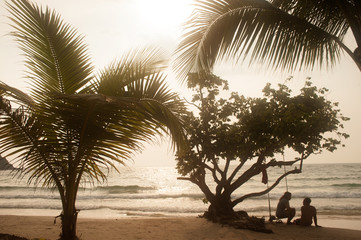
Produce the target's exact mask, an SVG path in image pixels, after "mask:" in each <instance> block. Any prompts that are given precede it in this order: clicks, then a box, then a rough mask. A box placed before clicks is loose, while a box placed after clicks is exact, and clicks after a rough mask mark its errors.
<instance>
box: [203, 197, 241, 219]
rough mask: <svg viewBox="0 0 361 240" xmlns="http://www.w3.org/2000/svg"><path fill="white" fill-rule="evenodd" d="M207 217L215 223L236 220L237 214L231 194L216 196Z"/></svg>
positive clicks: (206, 214)
mask: <svg viewBox="0 0 361 240" xmlns="http://www.w3.org/2000/svg"><path fill="white" fill-rule="evenodd" d="M205 217H206V218H207V219H209V220H211V221H214V222H222V221H223V220H225V219H228V220H231V219H236V213H235V212H234V210H233V206H232V201H231V196H230V194H224V193H223V194H221V195H216V196H215V198H214V200H213V201H211V205H210V206H209V208H208V212H206V213H205Z"/></svg>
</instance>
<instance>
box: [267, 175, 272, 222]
mask: <svg viewBox="0 0 361 240" xmlns="http://www.w3.org/2000/svg"><path fill="white" fill-rule="evenodd" d="M268 188H269V186H268V182H267V189H268ZM267 196H268V211H269V221H270V222H271V221H272V220H273V219H272V213H271V199H270V196H269V192H268V193H267Z"/></svg>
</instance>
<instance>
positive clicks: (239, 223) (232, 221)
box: [202, 211, 273, 233]
mask: <svg viewBox="0 0 361 240" xmlns="http://www.w3.org/2000/svg"><path fill="white" fill-rule="evenodd" d="M202 217H204V218H206V219H208V220H209V221H212V222H215V223H220V224H222V225H228V226H231V227H234V228H236V229H248V230H252V231H255V232H263V233H273V231H272V230H271V229H267V228H266V224H265V219H264V218H258V217H254V216H251V217H249V216H248V214H247V212H245V211H240V212H235V213H234V214H232V215H222V216H215V215H214V214H210V213H209V212H208V211H207V212H205V213H204V215H203V216H202Z"/></svg>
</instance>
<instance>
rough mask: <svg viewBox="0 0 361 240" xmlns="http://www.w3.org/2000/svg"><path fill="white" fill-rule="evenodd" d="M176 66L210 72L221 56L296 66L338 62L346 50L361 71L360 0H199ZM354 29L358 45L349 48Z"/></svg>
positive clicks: (183, 70) (273, 65) (183, 71)
mask: <svg viewBox="0 0 361 240" xmlns="http://www.w3.org/2000/svg"><path fill="white" fill-rule="evenodd" d="M196 2H197V4H196V6H197V9H196V11H194V13H193V15H192V16H191V18H190V19H189V21H187V22H186V24H185V33H184V35H183V38H182V41H181V43H180V44H179V46H178V49H177V51H176V55H177V58H176V61H175V64H174V65H175V69H176V71H177V72H178V73H179V75H180V76H181V77H182V78H185V77H186V76H187V74H188V73H189V72H197V71H201V70H208V71H210V70H211V69H212V67H213V66H214V64H215V62H217V60H221V59H228V58H231V59H232V60H233V59H236V60H237V61H238V60H241V61H243V60H245V59H247V60H249V61H250V63H259V64H262V65H263V66H268V67H271V68H280V69H285V70H295V69H297V68H301V67H306V68H310V69H312V68H313V67H314V66H321V67H322V66H326V67H332V66H334V65H335V64H336V63H337V62H338V61H339V59H340V56H341V53H342V52H343V51H344V52H345V53H346V54H348V55H349V56H350V57H351V58H352V59H353V60H354V62H355V63H356V65H357V66H358V68H359V69H361V3H360V1H359V0H334V1H330V0H313V1H309V0H197V1H196ZM347 32H350V33H351V34H352V36H353V37H354V40H355V42H356V48H355V49H353V48H354V47H352V46H347V44H346V43H345V35H346V33H347Z"/></svg>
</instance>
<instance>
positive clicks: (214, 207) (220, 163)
mask: <svg viewBox="0 0 361 240" xmlns="http://www.w3.org/2000/svg"><path fill="white" fill-rule="evenodd" d="M188 78H189V82H188V86H189V87H190V88H192V89H193V90H194V91H195V94H194V97H193V100H192V103H193V106H195V107H196V108H197V110H196V111H195V112H197V114H195V113H193V112H189V113H188V115H187V116H186V120H185V121H186V122H188V123H189V124H188V125H187V133H188V134H187V136H188V141H189V147H188V148H186V150H184V151H179V152H178V153H177V158H176V160H177V169H178V172H179V173H180V174H181V175H182V177H180V179H183V180H189V181H191V182H192V183H194V184H196V185H197V186H198V187H199V188H200V190H201V191H202V192H203V193H204V195H205V198H206V200H207V201H208V202H209V203H210V206H209V209H208V212H207V215H206V217H209V218H211V219H212V220H217V219H222V217H227V218H228V219H229V218H231V219H232V218H237V214H236V213H235V211H234V210H233V208H234V207H235V206H236V205H237V204H239V203H241V202H242V201H243V200H245V199H247V198H250V197H255V196H261V195H264V194H266V193H268V192H270V191H271V190H272V189H273V188H274V187H275V186H277V184H278V183H279V182H280V181H281V180H282V179H283V178H284V177H286V176H287V175H289V174H297V173H301V171H302V163H303V161H304V160H305V159H306V158H308V157H309V156H310V155H311V154H318V153H321V152H322V150H328V151H331V152H332V151H334V150H336V148H337V146H338V145H340V144H341V139H342V138H347V137H348V135H347V134H345V133H341V132H339V129H342V128H343V126H342V122H343V121H347V120H348V118H346V117H343V116H342V115H341V113H340V110H339V109H338V108H337V103H331V102H330V101H328V100H327V99H326V98H325V94H326V93H327V89H324V88H322V89H317V88H316V87H314V86H312V84H311V83H310V82H309V81H307V82H306V84H305V86H304V88H302V89H301V91H300V93H299V94H298V95H294V96H293V95H292V94H291V90H290V89H289V88H288V87H287V86H286V85H279V87H278V89H273V88H272V87H271V86H270V84H267V85H266V87H265V88H264V90H263V93H264V97H262V98H246V97H244V96H239V95H238V94H237V93H232V94H231V96H230V97H229V98H228V99H223V98H220V97H219V95H220V94H221V91H220V89H221V88H223V89H227V82H226V81H225V80H222V79H220V78H218V77H217V76H215V75H213V74H209V73H206V72H203V73H202V74H198V73H197V74H189V77H188ZM285 150H292V151H293V152H294V153H295V156H296V157H295V158H294V159H288V160H285V161H283V160H282V161H279V160H277V154H281V153H283V152H284V151H285ZM247 163H250V164H247ZM298 164H300V167H298ZM231 165H232V166H233V167H230V166H231ZM282 166H296V167H295V168H293V170H289V171H287V172H285V173H284V174H282V175H280V176H279V177H278V178H277V179H276V180H275V181H274V182H271V183H270V185H267V187H265V188H264V190H262V191H260V192H252V193H245V194H244V195H242V196H239V197H237V198H232V193H233V192H234V191H235V190H237V189H239V188H241V187H242V185H243V184H245V183H246V182H247V181H249V180H250V179H251V178H252V177H255V176H258V175H259V174H264V175H263V177H266V176H267V175H266V174H267V170H269V169H272V168H275V167H282ZM209 178H211V179H212V180H213V181H214V183H215V184H216V187H215V189H211V187H210V186H213V185H214V184H210V182H209V180H208V182H207V180H206V179H209ZM268 186H269V187H268Z"/></svg>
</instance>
